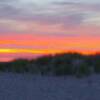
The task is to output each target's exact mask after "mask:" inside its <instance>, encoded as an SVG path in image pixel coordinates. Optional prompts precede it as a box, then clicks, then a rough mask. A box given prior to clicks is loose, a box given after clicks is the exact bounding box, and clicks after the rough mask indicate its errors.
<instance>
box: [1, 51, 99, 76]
mask: <svg viewBox="0 0 100 100" xmlns="http://www.w3.org/2000/svg"><path fill="white" fill-rule="evenodd" d="M0 71H7V72H17V73H27V72H28V73H33V74H41V75H48V74H50V75H56V76H59V75H75V76H76V77H83V76H88V75H90V74H91V73H93V72H95V73H100V54H96V55H82V54H79V53H71V52H70V53H62V54H55V55H48V56H42V57H39V58H36V59H33V60H30V61H29V60H26V59H16V60H13V61H12V62H6V63H3V62H1V63H0Z"/></svg>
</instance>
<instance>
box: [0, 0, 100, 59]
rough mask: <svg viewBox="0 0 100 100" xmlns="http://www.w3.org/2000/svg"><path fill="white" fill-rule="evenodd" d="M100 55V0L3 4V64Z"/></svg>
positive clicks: (0, 19)
mask: <svg viewBox="0 0 100 100" xmlns="http://www.w3.org/2000/svg"><path fill="white" fill-rule="evenodd" d="M67 51H76V52H81V53H84V54H90V53H93V52H99V51H100V0H0V61H8V60H11V59H15V58H32V57H36V56H38V55H43V54H55V53H61V52H67Z"/></svg>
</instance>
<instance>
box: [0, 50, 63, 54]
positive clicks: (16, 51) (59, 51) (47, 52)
mask: <svg viewBox="0 0 100 100" xmlns="http://www.w3.org/2000/svg"><path fill="white" fill-rule="evenodd" d="M62 52H63V50H33V49H0V53H32V54H49V53H51V54H53V53H62Z"/></svg>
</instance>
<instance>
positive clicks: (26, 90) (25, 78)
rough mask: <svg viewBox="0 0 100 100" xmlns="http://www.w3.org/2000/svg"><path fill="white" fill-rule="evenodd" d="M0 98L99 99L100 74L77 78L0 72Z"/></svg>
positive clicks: (35, 99)
mask: <svg viewBox="0 0 100 100" xmlns="http://www.w3.org/2000/svg"><path fill="white" fill-rule="evenodd" d="M0 100H100V75H92V76H90V77H86V78H82V79H78V78H75V77H72V76H64V77H53V76H39V75H31V74H27V75H26V74H13V73H0Z"/></svg>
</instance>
